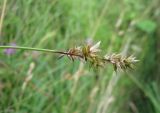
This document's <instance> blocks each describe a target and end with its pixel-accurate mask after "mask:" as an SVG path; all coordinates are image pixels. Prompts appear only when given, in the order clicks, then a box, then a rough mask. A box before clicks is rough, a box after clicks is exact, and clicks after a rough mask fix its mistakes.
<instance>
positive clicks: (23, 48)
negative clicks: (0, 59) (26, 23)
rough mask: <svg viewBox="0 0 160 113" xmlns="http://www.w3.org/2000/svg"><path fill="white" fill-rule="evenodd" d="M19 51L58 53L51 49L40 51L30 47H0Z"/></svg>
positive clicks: (0, 47)
mask: <svg viewBox="0 0 160 113" xmlns="http://www.w3.org/2000/svg"><path fill="white" fill-rule="evenodd" d="M9 48H10V49H21V50H31V51H42V52H50V53H60V52H59V51H57V50H51V49H40V48H32V47H21V46H0V49H9Z"/></svg>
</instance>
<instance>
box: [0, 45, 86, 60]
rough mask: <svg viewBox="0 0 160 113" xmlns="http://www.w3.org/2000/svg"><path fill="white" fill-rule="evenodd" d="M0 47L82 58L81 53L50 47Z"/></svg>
mask: <svg viewBox="0 0 160 113" xmlns="http://www.w3.org/2000/svg"><path fill="white" fill-rule="evenodd" d="M0 49H21V50H30V51H41V52H47V53H57V54H63V55H69V56H77V57H80V58H83V56H81V55H77V54H72V53H68V52H62V51H58V50H52V49H41V48H32V47H22V46H0Z"/></svg>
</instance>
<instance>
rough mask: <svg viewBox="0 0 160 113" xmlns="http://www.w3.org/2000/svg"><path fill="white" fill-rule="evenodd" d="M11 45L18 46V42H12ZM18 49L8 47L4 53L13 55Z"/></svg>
mask: <svg viewBox="0 0 160 113" xmlns="http://www.w3.org/2000/svg"><path fill="white" fill-rule="evenodd" d="M9 45H10V46H16V43H10V44H9ZM15 52H16V50H15V49H12V48H8V49H5V50H4V53H5V54H6V55H12V54H15Z"/></svg>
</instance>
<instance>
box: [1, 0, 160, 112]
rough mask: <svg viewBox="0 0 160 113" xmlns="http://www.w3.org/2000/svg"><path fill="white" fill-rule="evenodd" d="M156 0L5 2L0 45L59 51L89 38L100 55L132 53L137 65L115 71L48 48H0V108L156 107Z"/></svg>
mask: <svg viewBox="0 0 160 113" xmlns="http://www.w3.org/2000/svg"><path fill="white" fill-rule="evenodd" d="M4 1H5V0H0V16H1V15H2V9H3V8H4V5H3V4H4ZM158 1H159V0H153V1H150V0H135V1H133V0H132V1H131V0H119V1H116V0H84V1H82V0H45V1H43V0H7V3H6V9H5V16H4V19H3V23H1V24H0V26H2V32H0V44H4V45H8V44H9V43H12V42H15V43H16V44H17V45H19V46H28V47H38V48H48V49H57V50H62V51H64V50H68V48H71V47H75V45H83V44H84V43H85V41H86V39H87V38H91V39H92V40H93V41H94V42H98V41H101V43H102V48H100V49H101V50H102V53H103V54H105V53H108V54H109V55H110V54H111V53H113V52H115V53H121V52H122V54H124V55H127V54H128V55H130V54H133V55H134V56H137V58H138V59H140V63H139V64H138V65H136V66H135V71H131V72H129V73H124V72H117V73H116V74H115V73H114V70H113V68H112V67H111V66H107V67H104V68H102V69H97V70H96V71H95V70H92V69H90V68H89V66H85V65H84V64H83V63H80V62H78V61H75V62H72V61H70V60H68V59H67V58H64V59H60V60H58V59H57V58H58V56H57V55H56V56H55V55H53V54H50V53H49V54H48V53H41V52H30V51H22V50H17V51H16V53H15V54H13V55H10V56H8V55H6V54H4V51H3V50H0V98H1V99H0V113H8V112H10V113H28V112H29V113H115V112H118V113H146V106H147V107H148V109H147V112H148V113H159V107H158V106H160V105H159V95H160V92H159V89H160V88H159V85H158V84H157V76H159V75H158V74H156V73H153V72H156V71H155V70H154V69H155V65H156V61H155V60H156V58H157V57H156V51H155V49H156V46H155V39H156V37H159V36H156V35H155V34H154V33H155V32H156V31H157V29H158V24H157V23H158V22H156V21H155V20H154V18H156V16H155V12H156V11H157V10H158V8H159V7H156V5H157V4H159V3H158ZM142 31H143V32H142ZM128 55H127V56H128ZM151 76H152V77H151ZM144 97H145V98H144ZM144 109H145V110H144Z"/></svg>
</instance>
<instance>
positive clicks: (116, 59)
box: [0, 41, 138, 71]
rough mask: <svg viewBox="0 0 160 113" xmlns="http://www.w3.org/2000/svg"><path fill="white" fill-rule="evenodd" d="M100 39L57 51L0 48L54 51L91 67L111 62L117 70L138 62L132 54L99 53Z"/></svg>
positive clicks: (36, 49)
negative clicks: (93, 42) (94, 42)
mask: <svg viewBox="0 0 160 113" xmlns="http://www.w3.org/2000/svg"><path fill="white" fill-rule="evenodd" d="M100 43H101V42H100V41H99V42H97V43H96V44H93V45H92V44H85V45H83V46H78V47H74V48H70V49H69V50H67V51H58V50H51V49H41V48H32V47H22V46H16V45H11V46H2V45H1V46H0V49H10V51H11V50H15V49H21V50H31V51H41V52H47V53H55V54H59V58H62V57H64V56H67V57H68V58H69V59H71V60H72V61H74V60H81V61H85V62H87V63H89V64H91V66H93V67H104V66H105V64H108V63H109V64H112V65H113V67H114V70H115V71H117V70H118V69H121V70H124V71H125V70H126V69H129V68H130V69H132V68H133V65H134V64H135V63H136V62H138V60H136V58H135V57H133V56H123V55H121V54H111V55H107V54H106V55H104V56H102V55H100V52H101V50H100V49H99V46H100Z"/></svg>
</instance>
